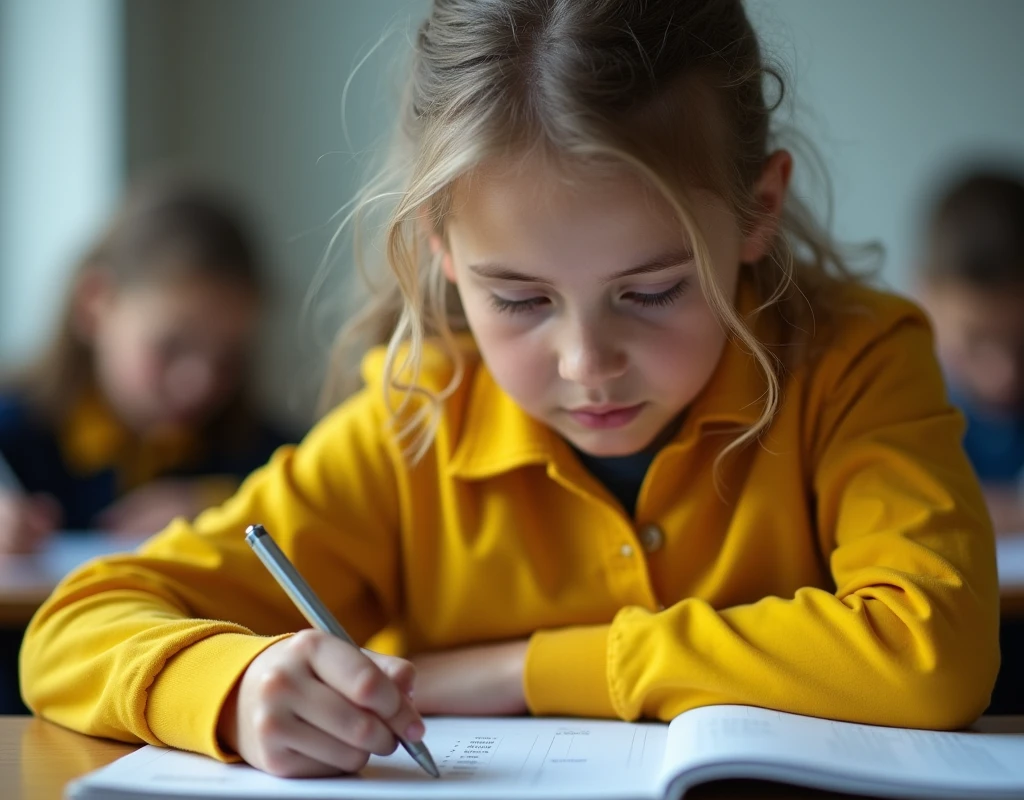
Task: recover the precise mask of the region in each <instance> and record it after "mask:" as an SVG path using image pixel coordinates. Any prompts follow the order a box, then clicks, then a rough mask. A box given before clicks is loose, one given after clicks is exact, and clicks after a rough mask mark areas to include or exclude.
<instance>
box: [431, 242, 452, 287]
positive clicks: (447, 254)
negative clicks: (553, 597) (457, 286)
mask: <svg viewBox="0 0 1024 800" xmlns="http://www.w3.org/2000/svg"><path fill="white" fill-rule="evenodd" d="M427 242H429V244H430V252H431V254H433V255H434V257H435V258H436V257H437V255H438V253H440V254H441V271H442V272H443V273H444V276H445V277H446V278H447V279H448V280H449V282H451V283H455V265H454V264H453V263H452V254H451V251H449V250H448V248H447V247H446V246H445V243H444V240H443V239H442V238H441V237H440V235H438V234H436V233H429V234H427Z"/></svg>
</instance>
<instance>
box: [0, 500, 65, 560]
mask: <svg viewBox="0 0 1024 800" xmlns="http://www.w3.org/2000/svg"><path fill="white" fill-rule="evenodd" d="M60 519H61V512H60V506H59V505H57V501H56V500H54V499H53V498H52V497H50V496H48V495H38V494H37V495H23V494H17V493H13V492H0V555H8V554H14V553H33V552H35V551H37V550H39V549H40V548H41V547H42V546H43V543H44V542H45V541H46V540H47V539H49V538H50V535H51V534H52V533H53V532H54V531H55V530H56V529H57V527H58V526H59V525H60Z"/></svg>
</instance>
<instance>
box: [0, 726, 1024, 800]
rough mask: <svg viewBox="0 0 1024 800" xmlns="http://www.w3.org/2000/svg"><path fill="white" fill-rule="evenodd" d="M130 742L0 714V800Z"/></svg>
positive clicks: (750, 792) (41, 794)
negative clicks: (84, 733)
mask: <svg viewBox="0 0 1024 800" xmlns="http://www.w3.org/2000/svg"><path fill="white" fill-rule="evenodd" d="M975 728H976V729H978V730H982V731H986V732H991V733H1021V732H1024V717H986V718H982V719H981V720H980V721H979V722H978V724H977V725H976V726H975ZM134 749H135V748H134V747H133V746H131V745H126V744H120V743H119V742H110V741H106V740H103V739H93V738H91V737H89V736H82V735H81V734H78V733H72V732H71V731H68V730H65V729H64V728H60V727H58V726H57V725H53V724H51V723H49V722H43V721H42V720H38V719H35V718H33V717H0V788H2V793H3V797H4V798H5V800H59V799H60V798H61V797H62V795H63V792H64V787H65V786H66V785H67V783H68V782H69V781H71V780H73V779H74V778H77V777H80V776H81V775H84V774H85V773H87V772H91V771H92V770H94V769H99V768H100V767H102V766H104V765H105V764H109V763H110V762H111V761H114V760H115V759H118V758H120V757H121V756H123V755H126V754H127V753H130V752H131V751H132V750H134ZM686 797H687V800H708V799H709V798H718V799H720V800H768V799H769V798H770V800H781V798H793V800H826V799H829V800H831V799H833V798H834V800H850V795H837V794H833V793H831V792H817V791H811V790H802V789H795V788H793V787H789V786H777V785H773V784H768V783H760V782H757V781H722V782H720V783H716V784H713V785H711V786H704V787H698V788H697V789H696V790H694V791H692V792H690V793H688V794H687V796H686Z"/></svg>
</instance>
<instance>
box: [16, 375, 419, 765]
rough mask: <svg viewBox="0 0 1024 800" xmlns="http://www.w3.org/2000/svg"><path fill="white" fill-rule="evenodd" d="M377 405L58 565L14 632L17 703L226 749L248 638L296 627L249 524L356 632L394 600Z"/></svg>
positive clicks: (390, 469)
mask: <svg viewBox="0 0 1024 800" xmlns="http://www.w3.org/2000/svg"><path fill="white" fill-rule="evenodd" d="M383 416H384V413H383V406H382V404H381V403H380V401H375V400H373V399H372V398H371V395H370V393H369V392H363V393H362V394H360V395H357V396H356V397H354V398H353V399H352V400H350V401H349V402H348V403H346V404H345V405H343V406H342V407H340V408H339V409H337V410H336V411H335V412H333V413H332V414H331V415H330V416H328V417H327V418H326V419H325V420H324V421H323V422H321V423H320V424H319V425H318V426H317V427H316V428H315V429H314V430H313V431H312V432H311V433H310V434H309V436H308V437H307V438H306V440H305V441H304V442H303V443H302V444H301V445H300V446H299V447H297V448H295V447H284V448H281V449H280V450H278V452H277V453H276V454H275V455H274V457H273V458H272V459H271V461H270V462H269V463H268V464H267V465H266V466H264V467H262V468H261V469H259V470H257V471H256V472H254V473H253V474H252V475H251V476H250V477H249V478H248V479H247V480H246V481H245V482H244V483H243V485H242V486H241V488H240V489H239V491H238V493H237V494H236V495H235V496H234V497H232V498H231V499H230V500H228V501H227V502H226V503H225V504H224V505H222V506H220V507H218V508H214V509H210V510H208V511H206V512H204V513H202V514H200V515H199V517H198V518H197V519H196V520H195V522H194V524H192V525H189V524H188V523H187V522H186V521H184V520H177V521H175V522H174V523H172V524H171V525H170V526H169V527H168V528H167V529H166V530H165V531H163V532H162V533H160V534H158V535H157V536H155V537H153V538H152V539H151V540H149V541H148V542H147V543H145V544H144V545H143V546H142V547H141V548H140V549H139V551H138V552H137V553H135V554H128V555H121V556H116V557H109V558H104V559H100V560H98V561H94V562H92V563H91V564H89V565H87V566H85V567H83V568H81V569H79V570H78V571H76V572H74V573H73V574H71V575H70V576H68V577H67V578H66V579H65V580H64V581H63V582H62V583H61V584H60V586H59V587H58V588H57V589H56V590H55V592H54V593H53V595H52V596H51V597H50V599H49V600H48V601H47V602H46V604H45V605H44V606H43V607H42V608H41V609H40V610H39V611H38V612H37V614H36V615H35V617H34V618H33V620H32V623H31V625H30V626H29V629H28V632H27V634H26V638H25V643H24V647H23V649H22V654H21V680H22V691H23V694H24V696H25V699H26V702H27V703H28V704H29V706H30V707H31V708H32V709H33V710H34V711H35V712H36V713H37V714H40V715H42V716H43V717H45V718H46V719H49V720H52V721H54V722H57V723H59V724H61V725H64V726H66V727H68V728H72V729H74V730H77V731H81V732H83V733H88V734H93V735H98V736H105V737H109V738H113V739H120V740H123V741H130V742H149V743H152V744H164V745H170V746H173V747H178V748H181V749H186V750H194V751H197V752H202V753H206V754H209V755H212V756H215V757H219V758H227V757H228V756H227V755H226V754H225V753H224V752H223V751H222V750H221V748H220V746H219V745H218V742H217V740H216V724H217V718H218V716H219V714H220V709H221V706H222V704H223V702H224V700H225V698H226V697H227V695H228V694H229V693H230V691H231V689H232V687H233V686H234V684H235V683H236V681H237V680H238V678H239V677H240V676H241V675H242V673H243V672H244V671H245V669H246V667H247V666H248V664H249V663H250V662H251V661H252V659H253V658H255V657H256V656H257V655H258V654H259V653H260V652H261V651H262V650H264V649H265V648H266V647H268V646H270V645H271V644H273V643H274V642H275V641H278V639H280V638H281V637H282V636H286V635H288V634H289V633H290V632H294V631H297V630H300V629H302V628H306V627H309V626H308V624H307V623H306V621H305V620H304V619H303V618H302V616H301V615H300V614H299V612H298V611H297V610H296V609H295V607H294V606H293V605H292V603H291V601H290V600H289V599H288V598H287V596H286V595H285V594H284V592H283V591H282V590H281V589H280V588H279V587H278V585H277V584H276V583H275V582H274V580H273V578H272V577H271V576H270V574H269V573H268V572H267V570H266V569H265V568H264V567H263V565H262V564H261V563H260V562H259V560H258V559H257V558H256V556H255V555H254V554H253V552H252V551H251V549H250V548H249V546H248V545H247V544H246V543H245V539H244V534H245V529H246V527H247V526H248V525H250V524H252V523H254V522H260V523H263V524H264V525H265V526H266V528H267V530H269V531H270V533H271V534H272V535H273V536H274V538H275V539H276V540H277V542H278V544H280V545H281V547H282V549H283V550H284V551H285V552H286V553H287V555H288V556H289V558H291V559H292V560H293V561H294V562H295V564H296V566H297V567H298V569H299V570H300V571H301V572H302V573H303V574H304V575H305V576H306V578H307V580H309V582H310V583H311V584H312V586H313V587H314V588H315V590H316V591H317V593H318V594H320V595H321V596H322V598H323V599H324V601H325V602H326V604H327V605H328V606H329V607H331V608H333V609H336V610H338V615H339V619H340V620H341V622H342V624H344V625H345V626H346V628H347V629H348V630H349V632H350V633H351V634H352V636H353V638H355V639H356V641H359V642H363V641H365V640H366V639H367V638H369V637H370V636H371V635H372V634H374V633H375V632H376V631H378V630H379V629H381V628H382V627H384V625H385V624H386V623H387V622H388V620H389V619H390V618H391V617H392V616H393V615H394V613H395V611H396V606H397V603H398V589H397V584H398V559H397V547H398V544H397V542H398V525H399V519H398V515H399V510H398V506H399V502H398V493H397V488H396V482H395V474H394V460H393V458H394V455H395V454H394V453H393V452H392V450H391V447H392V445H391V444H390V442H389V441H388V440H387V437H386V429H385V427H384V426H385V424H386V423H385V421H384V419H383ZM225 620H231V621H230V622H227V621H225Z"/></svg>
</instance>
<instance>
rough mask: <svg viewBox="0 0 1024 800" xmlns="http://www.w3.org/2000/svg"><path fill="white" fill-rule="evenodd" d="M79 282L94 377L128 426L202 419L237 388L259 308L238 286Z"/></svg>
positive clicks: (195, 280)
mask: <svg viewBox="0 0 1024 800" xmlns="http://www.w3.org/2000/svg"><path fill="white" fill-rule="evenodd" d="M90 283H91V284H92V285H90ZM85 287H86V288H83V289H82V293H83V297H82V298H81V300H82V302H81V303H80V309H81V311H82V313H83V317H84V320H85V325H86V331H87V336H88V338H89V339H90V341H91V343H92V350H93V353H94V359H95V365H96V374H97V380H98V381H99V384H100V388H101V390H102V391H103V393H104V395H105V397H106V398H107V401H108V402H109V403H110V404H111V405H112V406H113V407H114V410H115V411H116V413H117V414H118V415H119V416H120V417H121V418H122V420H123V421H124V422H125V423H126V424H128V425H129V427H131V428H133V429H135V430H138V431H146V430H151V429H153V428H156V427H161V426H167V425H186V426H193V425H198V424H201V423H202V422H204V421H205V420H207V419H208V418H209V417H210V416H211V415H212V414H213V413H215V412H216V411H217V410H219V409H220V408H221V407H222V406H223V404H224V402H225V401H226V400H227V399H228V398H229V397H230V396H231V395H232V394H233V392H234V391H235V390H236V389H237V388H238V385H239V381H240V378H241V376H242V373H243V370H244V368H245V366H246V361H247V354H248V352H249V349H250V345H251V341H252V338H253V334H254V329H255V325H256V319H257V312H258V308H257V303H256V299H255V297H254V296H253V295H252V294H251V293H250V292H248V291H246V289H244V288H243V287H241V286H237V285H234V284H229V283H227V282H219V281H215V280H212V279H207V278H202V277H189V278H187V279H184V280H178V281H165V282H156V283H153V284H147V285H142V286H137V287H128V288H116V287H114V286H112V285H110V283H109V282H108V281H107V280H106V279H104V278H103V277H101V276H93V277H92V278H91V279H90V280H89V281H86V282H85Z"/></svg>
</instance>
